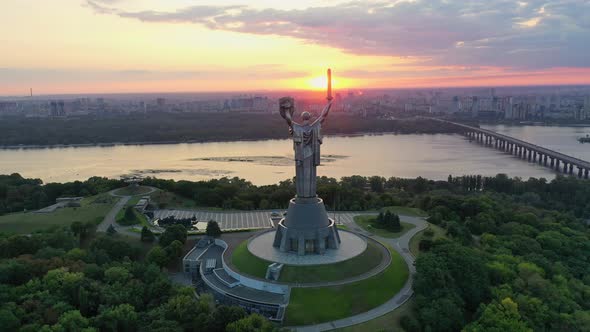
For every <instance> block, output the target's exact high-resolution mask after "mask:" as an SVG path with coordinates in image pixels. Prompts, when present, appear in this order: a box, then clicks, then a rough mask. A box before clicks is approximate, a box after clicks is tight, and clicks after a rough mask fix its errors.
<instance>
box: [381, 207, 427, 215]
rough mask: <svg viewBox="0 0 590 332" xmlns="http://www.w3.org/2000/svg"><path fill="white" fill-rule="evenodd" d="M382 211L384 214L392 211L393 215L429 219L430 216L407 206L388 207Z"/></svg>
mask: <svg viewBox="0 0 590 332" xmlns="http://www.w3.org/2000/svg"><path fill="white" fill-rule="evenodd" d="M382 210H383V212H385V211H390V212H391V213H395V214H402V215H405V216H410V217H428V214H427V213H426V212H425V211H423V210H421V209H418V208H412V207H407V206H388V207H385V208H383V209H382Z"/></svg>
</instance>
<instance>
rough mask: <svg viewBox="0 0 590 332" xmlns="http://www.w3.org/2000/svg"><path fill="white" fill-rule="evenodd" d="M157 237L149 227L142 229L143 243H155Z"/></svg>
mask: <svg viewBox="0 0 590 332" xmlns="http://www.w3.org/2000/svg"><path fill="white" fill-rule="evenodd" d="M155 239H156V236H155V235H154V233H153V232H152V231H151V230H150V229H149V228H148V227H147V226H143V228H142V229H141V242H150V243H151V242H154V240H155Z"/></svg>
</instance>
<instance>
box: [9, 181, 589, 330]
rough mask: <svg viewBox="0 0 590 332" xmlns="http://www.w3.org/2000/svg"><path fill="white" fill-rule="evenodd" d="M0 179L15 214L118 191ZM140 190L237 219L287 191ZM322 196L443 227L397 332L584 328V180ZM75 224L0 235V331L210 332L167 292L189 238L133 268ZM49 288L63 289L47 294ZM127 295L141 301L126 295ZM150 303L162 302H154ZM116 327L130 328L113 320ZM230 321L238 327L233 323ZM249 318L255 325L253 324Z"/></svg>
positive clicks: (349, 189) (420, 186) (338, 204)
mask: <svg viewBox="0 0 590 332" xmlns="http://www.w3.org/2000/svg"><path fill="white" fill-rule="evenodd" d="M0 180H1V181H0V188H2V189H1V190H0V193H1V194H0V202H1V204H3V206H19V207H20V206H23V205H24V204H29V203H26V202H28V201H30V198H29V197H28V195H29V194H31V193H44V194H45V195H48V193H47V192H46V190H47V188H59V190H56V189H52V190H54V191H55V192H59V193H67V194H76V193H78V194H82V193H85V194H92V193H96V192H100V191H103V190H104V191H106V190H109V189H111V188H114V187H117V186H120V185H121V183H120V182H118V181H113V180H107V179H101V178H92V179H90V180H88V181H85V182H79V183H69V184H61V185H57V184H54V185H49V184H48V185H42V184H41V182H40V181H38V180H31V179H23V178H22V177H20V176H19V175H16V174H14V175H10V176H3V177H0ZM144 184H146V185H151V186H155V187H158V188H160V189H163V190H166V191H170V192H173V193H175V194H176V195H178V196H181V197H184V199H189V200H193V201H194V202H195V203H196V205H200V206H208V207H222V208H234V209H268V208H285V207H286V204H287V202H288V200H289V199H290V198H291V197H292V196H293V193H294V192H295V190H294V187H293V183H292V181H290V180H287V181H283V182H281V183H279V184H276V185H270V186H255V185H253V184H252V183H250V182H248V181H245V180H243V179H238V178H233V179H227V178H222V179H215V180H209V181H198V182H191V181H172V180H161V179H155V178H148V179H145V180H144ZM23 188H28V189H26V190H25V189H23ZM7 192H12V193H15V192H17V193H20V194H19V195H14V194H11V195H7V194H6V193H7ZM318 192H319V194H320V196H321V197H323V198H324V199H325V202H326V204H327V206H328V208H329V209H333V208H337V209H340V210H369V209H378V208H381V207H386V206H391V205H402V206H410V207H416V208H421V209H423V210H425V211H427V212H428V215H429V218H428V221H429V222H431V223H433V224H436V225H438V226H440V227H442V228H443V229H444V231H445V233H446V234H445V235H446V236H445V237H444V238H440V239H437V240H435V241H431V242H429V243H427V245H426V243H421V245H420V248H421V250H422V253H421V254H420V255H419V256H418V258H417V261H416V271H417V274H416V275H415V283H414V290H415V301H414V302H415V305H414V307H413V311H412V312H411V313H410V314H408V315H405V316H404V317H402V320H401V324H402V326H403V327H404V328H405V329H406V330H408V331H458V330H465V331H502V330H505V331H554V330H557V331H589V330H590V223H589V222H588V220H589V219H590V183H589V182H588V181H586V180H580V179H576V178H574V177H562V176H557V177H556V178H555V179H552V180H550V181H548V180H546V179H535V178H531V179H528V180H526V181H525V180H522V179H519V178H509V177H507V176H506V175H503V174H499V175H497V176H494V177H485V176H460V177H452V176H449V178H448V180H447V181H431V180H427V179H423V178H416V179H401V178H389V179H385V178H382V177H361V176H351V177H344V178H342V179H341V180H336V179H332V178H326V177H322V178H318ZM53 195H54V196H55V194H53ZM48 197H49V196H48ZM78 226H80V227H81V226H83V225H76V226H75V227H74V225H73V227H72V229H75V230H76V231H75V232H73V231H71V232H70V231H67V230H65V231H64V230H61V231H60V230H57V231H53V232H45V233H34V234H32V235H31V236H30V237H29V236H18V235H16V236H3V237H2V238H0V252H1V253H2V255H1V257H2V259H1V260H0V288H2V289H1V290H2V291H0V297H1V298H0V300H1V303H2V304H1V307H0V324H3V322H6V323H5V324H13V325H0V326H25V327H26V329H24V330H25V331H28V330H32V329H38V328H40V327H41V326H48V327H50V328H53V329H54V330H59V328H60V326H62V325H63V324H74V323H73V322H76V323H75V324H81V325H80V326H83V327H84V328H86V327H89V328H97V329H101V330H109V328H110V327H112V326H117V327H121V326H132V327H133V328H134V329H145V330H158V329H160V330H165V329H166V328H170V329H172V330H174V329H181V330H182V329H184V330H191V329H197V328H198V329H201V328H203V329H205V330H207V329H209V328H210V327H207V325H206V324H208V323H206V322H209V320H208V318H206V317H211V315H215V313H216V312H217V310H221V309H219V308H217V309H216V308H214V307H212V305H211V304H210V303H208V304H203V303H201V301H206V300H195V299H193V298H192V297H189V296H188V293H187V290H186V289H184V290H183V289H178V288H175V287H173V286H171V285H169V284H168V283H166V282H165V281H164V279H165V278H164V277H163V276H162V275H161V274H159V272H158V271H159V269H158V267H159V266H165V265H166V264H167V263H168V262H169V261H170V257H171V256H174V257H178V256H180V255H181V253H180V252H179V248H180V247H179V242H182V241H184V240H185V239H186V237H185V234H186V233H183V234H184V235H183V234H180V229H179V232H176V233H178V234H176V233H175V232H172V231H170V232H169V234H168V235H166V239H165V240H164V241H162V239H160V245H156V246H155V247H154V248H153V250H152V251H150V253H149V254H148V258H147V261H148V262H151V265H150V264H148V263H142V262H141V261H138V260H137V259H138V256H137V253H136V251H135V249H133V247H132V246H129V244H127V243H124V242H122V243H119V242H116V241H115V239H113V238H110V237H108V236H99V237H97V238H96V239H94V240H93V241H92V242H91V244H89V245H88V246H85V247H79V246H78V245H77V243H78V242H79V241H78V240H79V239H78V238H77V237H80V236H82V234H84V236H88V233H89V231H87V230H86V231H81V230H80V227H78ZM87 226H88V225H87ZM88 227H90V228H91V226H88ZM179 227H182V226H180V225H179ZM82 228H84V227H82ZM90 233H91V231H90ZM147 235H149V234H146V236H144V240H146V239H147V238H148V236H147ZM76 236H77V237H76ZM152 236H153V235H152ZM422 241H423V242H425V241H429V240H425V239H423V240H422ZM138 242H139V240H138ZM146 242H149V241H146ZM113 269H114V270H113ZM120 269H124V270H126V272H125V271H121V270H120ZM107 271H108V273H107ZM150 271H152V272H150ZM150 273H151V274H150ZM145 275H153V278H155V279H154V280H159V281H158V282H159V283H162V285H163V286H162V287H163V289H161V288H158V289H157V290H151V288H152V287H155V286H153V285H154V280H151V279H150V280H151V281H150V282H149V283H147V282H145V280H143V279H141V278H139V276H142V277H143V276H145ZM58 277H59V278H60V279H63V280H67V282H64V283H62V284H59V286H58V287H57V288H55V287H56V286H55V285H56V281H55V278H58ZM150 278H151V277H150ZM70 281H71V283H70ZM164 285H166V286H164ZM81 289H84V291H81ZM131 289H133V290H136V292H133V294H131V293H130V292H129V290H131ZM152 292H161V293H157V294H158V296H156V297H154V295H153V293H152ZM41 294H42V295H41ZM121 294H123V295H121ZM138 294H139V295H138ZM146 294H148V295H146ZM142 296H143V297H142ZM46 299H47V300H46ZM154 299H159V300H154ZM154 301H155V302H154ZM171 301H172V302H171ZM183 301H192V302H190V303H191V305H192V306H193V307H194V308H197V309H194V310H196V311H195V312H190V314H187V315H186V316H183V315H181V314H178V313H173V312H171V311H167V310H172V309H170V308H173V307H174V306H176V305H177V304H178V303H183ZM195 301H196V302H195ZM50 308H51V309H50ZM204 308H209V309H204ZM223 310H230V309H223ZM231 310H234V309H231ZM235 310H238V309H235ZM238 311H239V310H238ZM236 312H237V311H236ZM179 315H180V316H179ZM194 315H197V316H198V317H201V318H199V319H196V318H194V317H193V316H194ZM123 316H125V317H127V316H129V317H136V318H137V320H135V319H134V320H133V322H126V321H124V320H123V321H118V320H117V319H119V318H117V317H123ZM189 316H190V317H193V318H190V319H189V318H188V317H189ZM235 317H236V319H240V318H243V317H245V316H244V314H243V313H240V314H238V313H236V314H235ZM191 319H192V320H191ZM247 319H248V321H247V322H250V321H256V322H258V323H259V322H260V321H257V319H258V318H256V317H255V316H254V318H252V317H249V318H247ZM195 320H198V322H196V321H195ZM226 323H228V324H229V322H226ZM258 323H257V324H258ZM60 324H61V325H60ZM101 324H102V325H101ZM104 324H111V325H108V326H110V327H108V326H107V325H104ZM113 324H115V325H113ZM119 324H123V325H119ZM125 324H131V325H125ZM202 324H205V325H202ZM240 324H242V323H240ZM244 324H245V323H244ZM203 326H205V327H203ZM131 330H133V329H131ZM228 330H229V327H228Z"/></svg>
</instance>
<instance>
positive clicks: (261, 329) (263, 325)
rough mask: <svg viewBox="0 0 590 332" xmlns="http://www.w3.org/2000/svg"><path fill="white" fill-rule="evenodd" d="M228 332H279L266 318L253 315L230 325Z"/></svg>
mask: <svg viewBox="0 0 590 332" xmlns="http://www.w3.org/2000/svg"><path fill="white" fill-rule="evenodd" d="M226 331H227V332H274V331H278V329H277V328H275V327H274V325H272V324H271V323H270V322H269V321H268V320H267V319H266V318H264V317H262V316H260V315H257V314H252V315H250V316H248V317H246V318H242V319H240V320H238V321H236V322H233V323H230V324H228V325H227V328H226Z"/></svg>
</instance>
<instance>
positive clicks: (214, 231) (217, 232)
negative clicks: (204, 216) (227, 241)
mask: <svg viewBox="0 0 590 332" xmlns="http://www.w3.org/2000/svg"><path fill="white" fill-rule="evenodd" d="M205 234H206V235H207V236H211V237H220V236H221V229H220V228H219V224H218V223H217V221H215V220H209V222H207V230H206V231H205Z"/></svg>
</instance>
